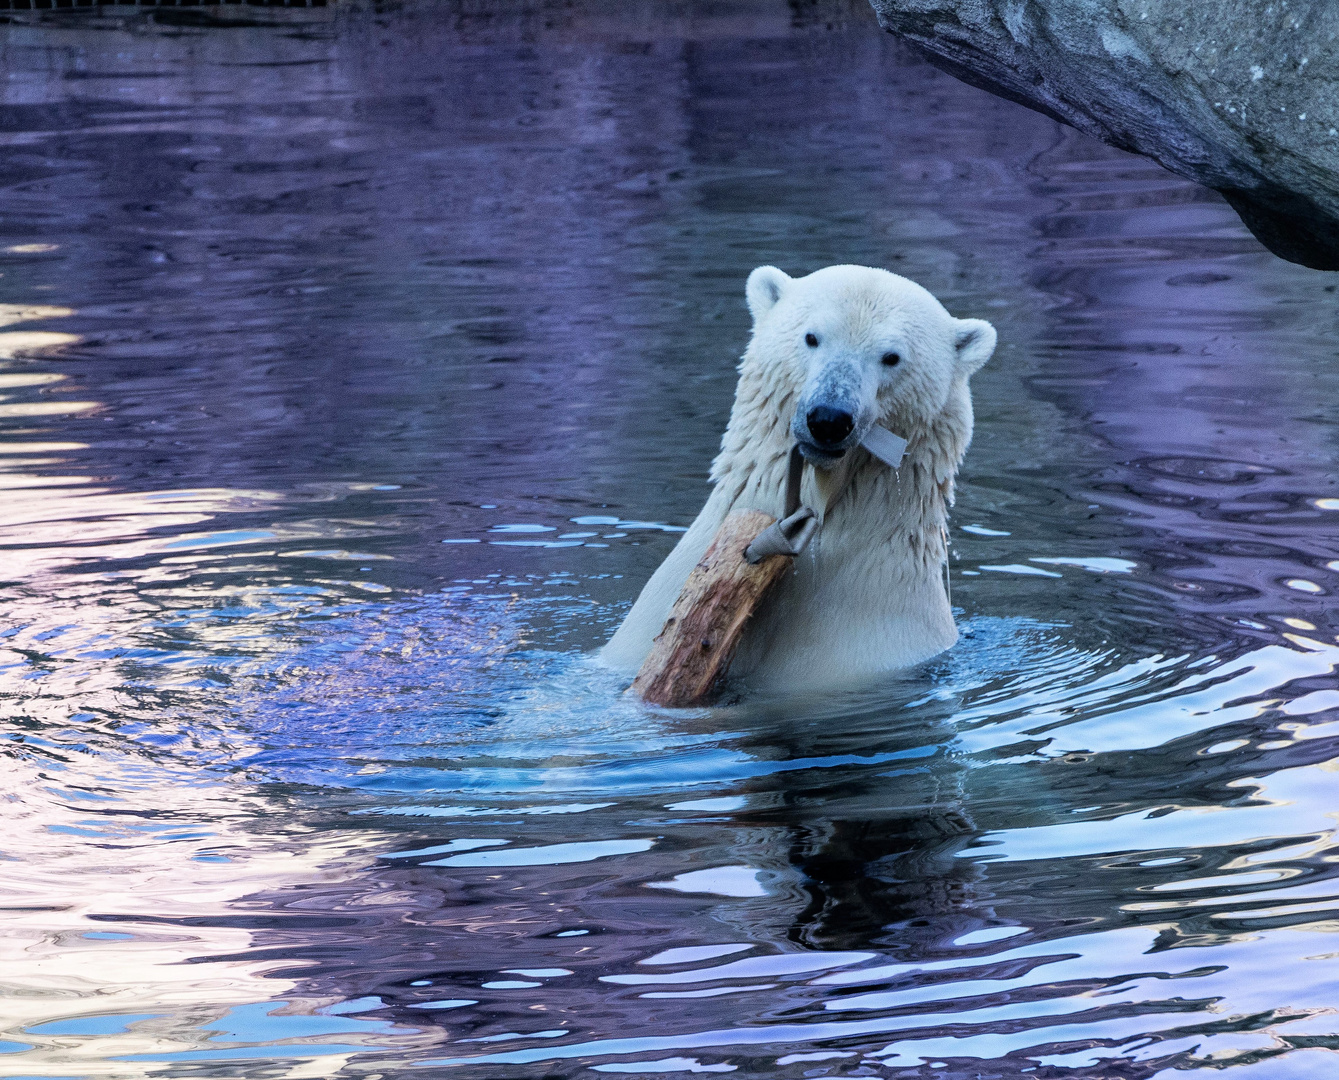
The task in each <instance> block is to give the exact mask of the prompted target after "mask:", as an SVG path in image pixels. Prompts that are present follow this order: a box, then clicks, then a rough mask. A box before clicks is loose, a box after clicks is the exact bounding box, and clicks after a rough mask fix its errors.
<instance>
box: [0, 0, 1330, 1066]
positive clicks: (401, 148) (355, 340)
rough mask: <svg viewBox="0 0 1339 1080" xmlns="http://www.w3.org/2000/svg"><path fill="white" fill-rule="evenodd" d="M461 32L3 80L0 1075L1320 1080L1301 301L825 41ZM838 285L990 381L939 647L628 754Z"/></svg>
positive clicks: (1317, 712) (983, 394) (887, 51)
mask: <svg viewBox="0 0 1339 1080" xmlns="http://www.w3.org/2000/svg"><path fill="white" fill-rule="evenodd" d="M481 10H482V8H481V7H480V6H470V5H463V4H441V5H428V4H423V5H405V6H402V7H397V8H389V9H385V10H381V11H374V10H371V9H361V8H345V7H331V8H326V9H321V10H316V11H308V12H281V13H264V12H257V11H255V10H253V9H246V10H244V11H243V12H241V14H240V15H239V14H238V13H229V12H222V14H221V15H219V16H217V18H219V19H222V20H223V23H224V24H223V25H214V24H213V23H214V21H215V16H212V15H207V16H202V15H198V14H197V13H190V12H163V13H159V17H157V18H154V17H152V15H151V14H142V13H141V14H133V13H132V14H128V15H127V14H121V15H117V16H115V17H113V16H112V15H109V14H107V13H106V12H105V11H104V12H102V13H89V12H72V13H69V14H68V15H66V16H65V17H63V18H58V17H56V16H55V15H51V16H47V17H45V21H43V20H42V19H39V18H38V17H37V16H35V15H34V16H31V17H29V16H20V15H18V14H17V13H15V15H14V18H15V19H16V20H17V21H11V22H9V23H7V24H4V25H0V61H2V63H3V70H4V72H5V74H6V77H7V78H6V81H5V83H4V84H3V90H2V91H0V93H3V95H4V105H5V108H4V110H3V112H0V176H3V181H4V190H3V197H2V198H0V249H3V250H0V304H3V305H4V306H3V307H0V321H2V322H3V323H4V324H5V325H4V326H3V327H0V358H2V359H0V451H2V452H3V453H0V462H2V463H3V464H2V465H0V469H2V470H3V471H0V484H3V488H4V498H3V503H0V552H2V554H0V578H2V579H3V586H2V590H0V709H3V714H4V724H3V733H4V739H5V744H4V745H5V749H6V754H5V756H4V757H3V759H0V760H2V761H3V766H2V767H3V769H4V778H5V789H4V790H5V798H6V801H5V802H4V808H5V828H4V836H3V842H2V843H0V850H2V851H3V855H4V858H5V860H6V861H5V863H4V866H5V873H4V877H3V883H2V884H0V906H2V907H3V912H0V927H2V928H3V939H2V940H3V954H2V955H3V959H0V995H3V996H0V1073H3V1075H6V1076H43V1077H80V1078H84V1077H88V1078H92V1077H138V1076H161V1077H187V1076H200V1077H206V1076H208V1077H258V1078H259V1077H267V1078H269V1077H332V1076H350V1077H357V1078H360V1080H379V1078H381V1077H390V1076H396V1077H404V1078H406V1080H412V1078H416V1077H428V1076H440V1075H452V1076H460V1077H465V1078H476V1077H477V1078H487V1080H494V1078H497V1080H510V1078H513V1077H585V1076H594V1075H595V1074H597V1073H610V1074H633V1075H653V1076H656V1075H665V1076H670V1075H677V1074H680V1073H683V1074H692V1073H703V1072H708V1073H710V1072H719V1073H728V1072H733V1073H735V1074H736V1075H738V1076H741V1077H745V1076H747V1077H796V1078H799V1077H818V1076H834V1077H836V1076H889V1077H916V1078H930V1077H940V1078H954V1080H957V1078H963V1080H967V1078H978V1077H992V1078H1011V1080H1012V1078H1024V1077H1049V1078H1056V1077H1085V1078H1114V1077H1120V1078H1152V1077H1160V1078H1163V1080H1169V1078H1171V1077H1174V1076H1181V1075H1202V1076H1206V1077H1207V1076H1217V1075H1219V1073H1220V1071H1222V1070H1227V1075H1228V1076H1230V1077H1232V1078H1233V1080H1238V1078H1240V1080H1261V1078H1262V1080H1294V1078H1300V1077H1307V1078H1310V1077H1324V1076H1329V1075H1331V1074H1332V1071H1333V1070H1334V1069H1335V1068H1336V1063H1335V1060H1334V1057H1333V1050H1334V1049H1335V1048H1336V1047H1339V1028H1337V1027H1336V1019H1335V1015H1334V1008H1335V1006H1337V1005H1339V986H1337V985H1336V983H1337V982H1339V963H1337V961H1339V936H1336V931H1337V930H1339V918H1337V915H1339V883H1337V882H1336V881H1335V863H1334V859H1335V857H1336V845H1335V839H1334V830H1335V819H1334V813H1335V806H1336V802H1335V798H1334V791H1335V788H1336V770H1335V764H1334V763H1335V762H1336V761H1337V760H1339V689H1336V687H1335V680H1334V670H1335V666H1336V664H1337V663H1339V638H1336V633H1337V632H1339V627H1337V626H1336V625H1335V623H1336V620H1335V619H1334V618H1333V616H1332V614H1331V610H1332V599H1331V597H1332V594H1333V592H1334V591H1335V589H1336V588H1337V587H1339V576H1337V574H1336V571H1339V561H1336V560H1339V550H1337V549H1339V544H1337V543H1336V540H1335V527H1336V524H1337V523H1339V490H1337V489H1336V485H1335V479H1334V477H1335V469H1334V464H1335V457H1336V445H1335V426H1334V420H1333V410H1332V407H1331V405H1330V403H1331V402H1332V401H1334V400H1335V399H1336V396H1337V393H1339V385H1336V384H1337V383H1339V374H1336V366H1335V345H1334V342H1335V340H1336V334H1335V330H1336V326H1335V323H1336V318H1335V310H1336V305H1335V299H1336V297H1335V294H1334V292H1333V290H1334V288H1335V286H1334V285H1332V284H1330V280H1331V279H1330V276H1328V275H1324V274H1320V273H1316V272H1313V271H1308V270H1305V269H1303V268H1300V267H1297V266H1293V265H1290V264H1286V263H1283V262H1281V261H1279V260H1277V259H1274V258H1272V257H1271V256H1269V255H1267V254H1266V253H1265V252H1264V251H1263V249H1262V248H1260V247H1259V245H1258V244H1257V243H1256V242H1255V241H1254V240H1252V239H1251V238H1250V237H1249V235H1248V234H1247V233H1246V231H1245V229H1244V228H1243V227H1242V226H1241V224H1240V222H1239V221H1238V220H1237V219H1236V217H1235V215H1234V214H1233V213H1232V212H1231V211H1230V210H1229V209H1228V208H1227V207H1226V206H1225V205H1224V204H1223V203H1222V202H1221V200H1219V199H1218V198H1217V197H1216V196H1214V195H1212V194H1211V193H1209V192H1207V191H1205V190H1203V189H1200V188H1197V187H1195V186H1193V185H1191V184H1188V183H1186V182H1184V181H1182V180H1180V179H1178V178H1176V177H1173V176H1171V175H1169V174H1167V173H1165V172H1163V171H1162V170H1161V169H1159V168H1158V167H1157V166H1155V165H1153V164H1151V163H1148V162H1146V161H1143V160H1140V159H1136V158H1132V157H1129V156H1126V155H1123V154H1120V153H1118V152H1116V151H1114V150H1110V149H1107V148H1104V147H1102V146H1100V145H1097V144H1095V143H1093V142H1091V141H1089V140H1087V139H1085V138H1083V137H1082V136H1079V135H1077V134H1076V133H1074V132H1072V131H1068V130H1066V129H1064V128H1062V127H1060V126H1058V125H1056V124H1055V123H1053V122H1051V121H1050V120H1047V119H1045V118H1043V117H1041V116H1038V115H1036V114H1033V113H1030V112H1027V111H1025V110H1023V109H1021V108H1019V107H1016V106H1014V105H1012V104H1010V103H1007V102H1004V101H1001V100H998V99H995V98H992V97H989V96H988V95H986V94H984V93H982V92H979V91H977V90H974V89H972V88H970V87H967V86H965V85H963V84H961V83H958V82H956V81H954V80H953V79H951V78H949V77H947V76H945V75H943V74H941V73H938V72H936V71H935V70H934V69H932V68H930V67H928V66H926V65H925V64H923V63H921V62H919V61H918V60H917V59H916V58H915V57H913V56H910V55H908V54H906V53H905V52H903V51H902V50H900V49H899V48H898V46H897V45H896V43H895V42H894V41H892V40H891V39H890V38H888V37H886V36H884V35H881V34H879V33H878V32H877V30H876V28H875V26H874V23H873V18H872V16H871V15H870V13H869V12H868V10H867V9H864V8H862V7H861V5H860V4H858V3H854V2H853V3H851V4H850V5H849V6H840V5H831V4H827V3H820V4H813V5H810V4H798V3H797V4H792V5H790V6H787V5H783V4H779V3H777V4H770V3H765V2H763V0H758V2H757V3H753V4H748V3H743V2H739V3H727V4H719V5H713V6H711V7H710V8H708V7H706V6H702V7H699V8H696V9H694V8H690V7H687V6H684V7H672V6H663V7H654V10H656V11H659V12H660V13H659V14H655V15H652V14H651V12H652V10H653V6H649V5H648V6H647V7H646V9H645V10H643V9H642V8H639V7H636V6H627V7H625V8H624V9H621V11H620V12H618V13H615V12H613V9H612V7H611V6H610V5H594V4H593V5H590V6H589V7H582V6H581V5H570V6H563V7H557V6H542V5H541V6H539V7H537V8H535V9H534V10H531V11H525V10H523V9H520V8H517V9H515V10H508V11H504V12H503V13H502V14H497V13H494V14H492V15H484V14H481V13H480V12H481ZM242 15H244V16H245V18H242V17H241V16H242ZM267 20H268V21H267ZM833 262H862V263H870V264H874V265H880V266H887V267H890V268H892V269H894V270H896V271H898V272H900V273H904V274H906V275H907V276H910V277H912V278H914V279H916V280H918V281H920V282H921V283H923V284H924V285H925V286H927V287H928V288H930V289H931V290H932V291H934V292H935V293H936V294H937V295H939V296H940V297H941V298H943V299H944V301H945V303H946V304H947V305H948V306H949V307H950V309H951V310H953V311H954V312H955V313H956V314H959V315H963V316H981V317H985V318H989V319H990V320H992V321H993V322H994V323H995V325H996V326H997V328H998V329H999V332H1000V340H1001V343H1002V344H1001V348H1000V350H999V352H998V353H997V354H996V358H995V359H994V360H993V361H992V362H991V364H990V365H989V366H988V367H987V368H986V369H985V370H983V371H982V372H981V373H980V375H979V376H977V378H976V379H975V383H974V386H975V397H976V405H977V429H976V431H977V433H976V441H975V443H974V445H973V447H972V449H971V451H970V453H969V455H968V458H967V462H966V465H965V467H964V471H963V474H962V477H961V485H960V493H959V501H958V506H957V509H956V511H955V514H954V524H953V533H954V535H953V540H954V549H955V556H954V562H953V566H952V585H953V599H954V603H955V605H956V606H957V608H958V617H959V621H960V624H961V626H962V627H963V630H964V638H963V641H962V642H961V643H960V644H959V645H958V646H957V647H956V648H955V649H954V650H952V651H951V652H950V653H948V654H947V655H945V656H943V657H941V658H939V659H937V660H936V661H934V662H933V663H931V664H928V665H926V666H925V667H924V668H922V669H918V670H915V671H912V672H908V673H905V674H904V675H902V676H899V677H896V678H890V679H888V680H886V681H885V682H883V683H882V684H880V685H878V686H875V687H866V688H861V689H858V690H857V689H852V690H851V691H850V692H849V693H846V694H838V695H829V696H825V697H823V698H821V699H812V700H810V699H787V700H777V699H769V698H767V697H766V696H765V695H758V696H755V697H753V698H751V699H749V700H748V701H746V702H745V703H743V704H742V705H739V706H737V707H733V708H723V709H718V710H699V711H690V712H660V711H654V710H647V709H644V708H641V707H639V706H638V705H636V704H635V703H632V702H630V701H628V700H627V699H625V698H624V697H622V696H621V690H622V686H621V684H619V683H618V682H617V681H616V680H614V679H612V678H611V677H610V676H609V675H607V674H606V673H603V672H601V671H600V670H599V669H598V668H596V667H594V666H593V665H592V664H591V663H590V662H589V661H588V660H587V659H586V656H587V654H588V653H589V652H590V650H592V649H593V648H595V647H596V646H597V645H599V644H600V643H601V642H602V641H603V640H604V639H605V637H606V636H607V635H608V633H609V632H610V631H611V629H612V627H613V626H614V625H616V624H617V622H618V620H619V619H620V618H621V616H622V614H623V612H624V611H626V609H627V607H628V605H629V604H630V602H631V600H632V599H633V597H634V596H635V595H636V592H637V590H638V589H639V587H640V585H641V583H642V582H643V581H644V580H645V579H646V577H647V576H648V575H649V573H650V572H651V570H652V569H653V568H654V566H655V565H656V564H657V563H658V562H659V560H660V559H661V558H663V557H664V555H665V554H666V553H667V552H668V551H669V549H670V547H671V546H672V545H673V543H674V542H675V539H676V536H677V532H678V530H680V529H682V528H683V527H684V526H685V525H686V524H687V523H688V522H689V521H691V519H692V517H693V515H694V514H695V512H696V510H697V508H698V506H699V505H700V503H701V501H702V500H703V498H704V497H705V493H706V484H705V475H706V469H707V464H708V462H709V460H710V458H711V455H712V453H713V450H714V448H715V446H716V445H717V441H718V438H719V433H720V431H721V430H722V428H723V426H724V422H725V418H726V416H727V413H728V409H729V404H730V396H731V392H732V389H733V381H734V371H733V365H734V363H735V360H736V358H737V357H738V356H739V354H740V353H741V351H742V349H743V346H744V343H745V340H746V335H747V332H748V320H747V315H746V312H745V310H744V306H743V297H742V294H743V282H744V278H745V276H746V275H747V273H748V271H749V270H750V269H751V268H753V267H754V266H756V265H758V264H761V263H774V264H777V265H779V266H781V267H783V268H785V269H786V270H788V271H790V272H792V273H803V272H807V271H809V270H812V269H815V268H817V267H820V266H823V265H826V264H828V263H833Z"/></svg>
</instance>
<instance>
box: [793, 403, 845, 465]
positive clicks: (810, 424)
mask: <svg viewBox="0 0 1339 1080" xmlns="http://www.w3.org/2000/svg"><path fill="white" fill-rule="evenodd" d="M804 426H805V428H806V429H807V430H808V433H809V440H810V441H811V442H812V443H813V445H814V446H816V447H817V448H818V449H819V450H821V451H822V452H823V453H824V454H829V455H832V456H834V457H841V456H842V454H844V453H846V440H847V439H849V438H850V437H851V432H853V431H854V430H855V417H854V416H852V415H851V414H850V413H849V412H846V411H844V410H842V409H834V408H832V407H831V406H829V405H815V406H814V407H813V408H812V409H810V410H809V411H808V412H807V413H805V414H804Z"/></svg>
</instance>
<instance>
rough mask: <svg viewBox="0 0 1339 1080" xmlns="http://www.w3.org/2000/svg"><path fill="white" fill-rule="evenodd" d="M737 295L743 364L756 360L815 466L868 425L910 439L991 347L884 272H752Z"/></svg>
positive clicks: (986, 337)
mask: <svg viewBox="0 0 1339 1080" xmlns="http://www.w3.org/2000/svg"><path fill="white" fill-rule="evenodd" d="M745 295H746V297H747V300H748V306H749V311H750V312H751V313H752V315H753V341H752V343H751V344H750V346H749V352H748V354H747V355H746V357H745V360H746V363H747V362H748V360H749V359H750V358H752V359H755V360H756V361H758V362H761V363H762V364H763V365H765V366H766V368H768V369H770V370H769V371H768V374H769V375H770V376H771V379H769V381H773V380H775V381H778V382H780V383H781V384H782V385H783V386H784V389H785V390H786V391H788V394H787V395H786V396H787V397H788V398H790V399H791V400H793V401H794V403H795V404H794V415H793V416H792V417H791V418H790V420H789V423H790V433H791V435H792V436H793V437H794V439H795V442H796V443H797V445H798V446H799V447H800V451H801V453H803V454H804V456H805V457H806V458H807V459H808V460H809V461H811V462H813V463H814V464H815V465H818V466H820V467H825V468H826V467H830V466H832V465H833V464H835V463H836V462H837V461H838V460H839V459H840V458H841V457H843V456H844V455H845V453H846V452H847V451H848V450H849V449H851V448H852V447H853V446H856V445H858V444H859V443H860V441H861V439H863V438H864V437H865V435H866V434H867V433H868V432H869V430H870V428H871V427H872V426H874V425H875V424H879V425H882V426H884V427H887V428H889V429H890V430H892V431H894V432H896V433H897V434H899V435H901V436H903V437H904V438H911V437H912V436H913V434H914V433H915V431H916V430H917V429H918V428H920V427H923V426H925V425H928V424H931V423H933V422H934V421H935V419H936V418H937V417H939V416H940V414H941V413H943V412H944V410H945V408H946V406H948V404H949V402H950V399H951V398H953V397H954V396H955V395H954V391H955V389H957V390H959V391H960V392H962V393H965V391H966V385H967V380H968V378H969V377H970V376H971V374H972V372H974V371H976V370H977V369H978V368H979V367H981V365H982V364H984V363H985V362H986V361H987V360H989V359H990V354H991V353H992V352H994V350H995V329H994V327H992V326H991V325H990V323H988V322H984V321H983V320H981V319H955V318H954V317H953V316H952V315H950V314H949V313H948V312H947V311H945V310H944V307H943V305H942V304H940V303H939V301H938V300H936V299H935V298H934V296H932V295H931V294H930V293H929V292H927V291H926V290H925V289H923V288H921V287H920V286H919V285H917V284H916V283H915V282H914V281H908V280H907V279H906V278H904V277H898V275H896V274H893V273H890V272H889V271H887V270H878V269H875V268H873V267H868V266H829V267H826V268H824V269H822V270H817V271H815V272H814V273H812V274H809V275H808V276H807V277H800V278H792V277H790V276H789V275H787V274H785V273H783V272H782V271H780V270H778V269H777V268H776V267H774V266H760V267H758V269H756V270H754V271H753V273H751V274H750V275H749V278H748V284H747V286H746V288H745ZM969 408H970V407H969ZM968 416H970V412H969V413H968ZM968 423H970V420H969V421H968ZM969 430H970V429H969Z"/></svg>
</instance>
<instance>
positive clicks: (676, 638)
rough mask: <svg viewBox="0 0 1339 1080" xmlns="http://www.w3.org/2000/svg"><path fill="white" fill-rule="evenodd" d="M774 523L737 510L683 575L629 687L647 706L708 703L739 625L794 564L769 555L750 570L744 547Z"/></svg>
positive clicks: (741, 629)
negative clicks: (683, 579) (699, 560)
mask: <svg viewBox="0 0 1339 1080" xmlns="http://www.w3.org/2000/svg"><path fill="white" fill-rule="evenodd" d="M775 520H776V519H775V518H773V517H772V516H771V515H769V514H764V513H763V512H762V511H761V510H736V511H734V512H733V513H732V514H730V515H729V516H728V517H727V518H726V519H725V520H724V521H723V522H721V527H720V528H719V529H717V530H716V535H715V537H713V538H712V541H711V546H710V547H708V548H707V551H706V554H705V555H703V556H702V561H701V562H699V563H698V564H697V565H696V566H695V567H693V569H692V571H691V572H690V573H689V575H688V578H687V580H686V581H685V582H684V584H683V590H682V591H681V592H680V593H679V599H678V600H676V601H675V602H674V607H673V608H671V609H670V614H669V618H667V619H666V620H665V626H664V628H663V629H662V630H661V631H660V633H659V635H658V636H657V637H656V639H655V641H654V642H653V643H652V645H651V651H650V653H649V654H647V657H646V660H645V662H644V663H643V664H642V668H641V670H640V671H639V672H638V673H637V678H636V679H634V680H633V682H632V690H633V692H634V693H635V694H637V695H639V696H640V697H641V698H642V699H643V700H645V701H647V702H649V703H650V704H652V705H666V706H669V707H671V708H682V707H684V706H689V705H704V704H707V703H708V702H709V701H710V700H711V699H712V697H713V696H714V695H715V694H716V693H717V692H718V690H719V689H720V683H721V681H722V679H723V677H724V675H725V672H726V669H727V668H728V667H729V666H730V659H731V657H732V656H734V652H735V646H737V645H738V644H739V638H740V636H741V635H742V634H743V632H744V625H745V623H747V622H748V620H749V617H750V616H751V615H752V614H753V613H754V611H756V610H757V608H758V605H759V604H760V603H762V600H763V597H765V596H766V595H767V594H768V592H770V591H771V589H772V586H774V585H775V584H776V583H777V582H778V581H780V580H781V578H782V576H783V575H784V574H785V573H786V571H787V570H789V569H790V565H791V563H792V562H793V561H794V560H793V559H792V558H791V556H789V555H770V556H768V557H767V558H765V559H763V560H762V561H761V562H759V563H756V564H754V565H752V566H750V565H749V563H748V562H746V561H745V559H744V549H745V548H747V547H748V546H749V544H751V543H752V542H753V539H754V537H756V536H757V535H758V534H759V533H760V532H762V531H763V529H765V528H767V527H768V526H769V525H771V524H772V522H773V521H775Z"/></svg>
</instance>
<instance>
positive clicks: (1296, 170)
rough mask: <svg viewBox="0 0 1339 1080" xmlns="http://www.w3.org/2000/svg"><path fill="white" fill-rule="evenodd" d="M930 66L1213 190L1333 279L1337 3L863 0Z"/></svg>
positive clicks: (1337, 210) (1271, 240)
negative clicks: (914, 48) (921, 52)
mask: <svg viewBox="0 0 1339 1080" xmlns="http://www.w3.org/2000/svg"><path fill="white" fill-rule="evenodd" d="M871 2H872V3H873V5H874V9H875V11H876V12H877V13H878V16H879V22H880V24H881V25H882V26H883V27H884V28H885V29H887V30H890V31H892V32H893V33H894V34H897V35H899V36H900V37H902V38H904V39H905V40H907V41H909V42H911V43H912V44H914V45H916V46H918V47H919V48H920V49H921V50H923V51H924V52H925V53H926V54H928V56H929V58H930V60H931V61H932V62H933V63H935V64H936V65H937V66H939V67H942V68H944V69H946V70H947V71H950V72H952V73H953V74H954V75H956V76H958V77H959V78H961V79H963V80H965V81H966V82H969V83H972V84H974V85H976V86H980V87H983V88H984V89H987V90H990V91H992V92H994V93H996V94H999V95H1001V96H1003V97H1006V98H1010V99H1011V100H1013V101H1017V102H1020V103H1022V104H1024V105H1027V106H1029V107H1031V108H1033V109H1037V110H1039V111H1041V112H1044V113H1047V114H1048V115H1050V116H1053V117H1055V118H1056V119H1058V120H1062V121H1064V122H1065V123H1067V124H1072V125H1073V126H1074V127H1076V128H1078V129H1079V130H1080V131H1083V132H1086V133H1088V134H1090V135H1093V136H1096V137H1097V138H1099V139H1102V140H1103V141H1104V142H1108V143H1110V144H1112V145H1113V146H1118V147H1120V148H1121V149H1124V150H1132V151H1135V152H1137V153H1140V154H1146V155H1148V156H1149V157H1152V158H1154V159H1156V160H1157V161H1159V162H1160V163H1161V164H1163V165H1164V166H1166V167H1167V168H1168V169H1171V170H1172V171H1173V172H1176V173H1180V174H1181V175H1182V176H1186V177H1189V178H1190V179H1192V180H1195V181H1198V182H1199V183H1201V184H1204V185H1206V186H1208V187H1211V188H1215V189H1216V190H1218V191H1220V192H1222V194H1223V196H1224V197H1225V198H1226V199H1227V201H1228V202H1229V203H1231V205H1232V207H1233V208H1234V209H1235V210H1236V211H1237V213H1239V214H1240V215H1241V219H1242V221H1244V222H1245V223H1246V226H1247V227H1248V228H1249V229H1250V230H1251V232H1253V233H1254V234H1255V235H1256V236H1257V237H1258V238H1259V239H1260V241H1261V242H1262V243H1263V244H1264V245H1265V246H1266V247H1268V248H1269V249H1270V250H1271V251H1273V252H1274V253H1275V254H1276V255H1280V256H1282V257H1283V258H1285V259H1289V260H1291V261H1293V262H1298V263H1302V264H1304V265H1306V266H1310V267H1315V268H1316V269H1321V270H1336V269H1339V0H871Z"/></svg>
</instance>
